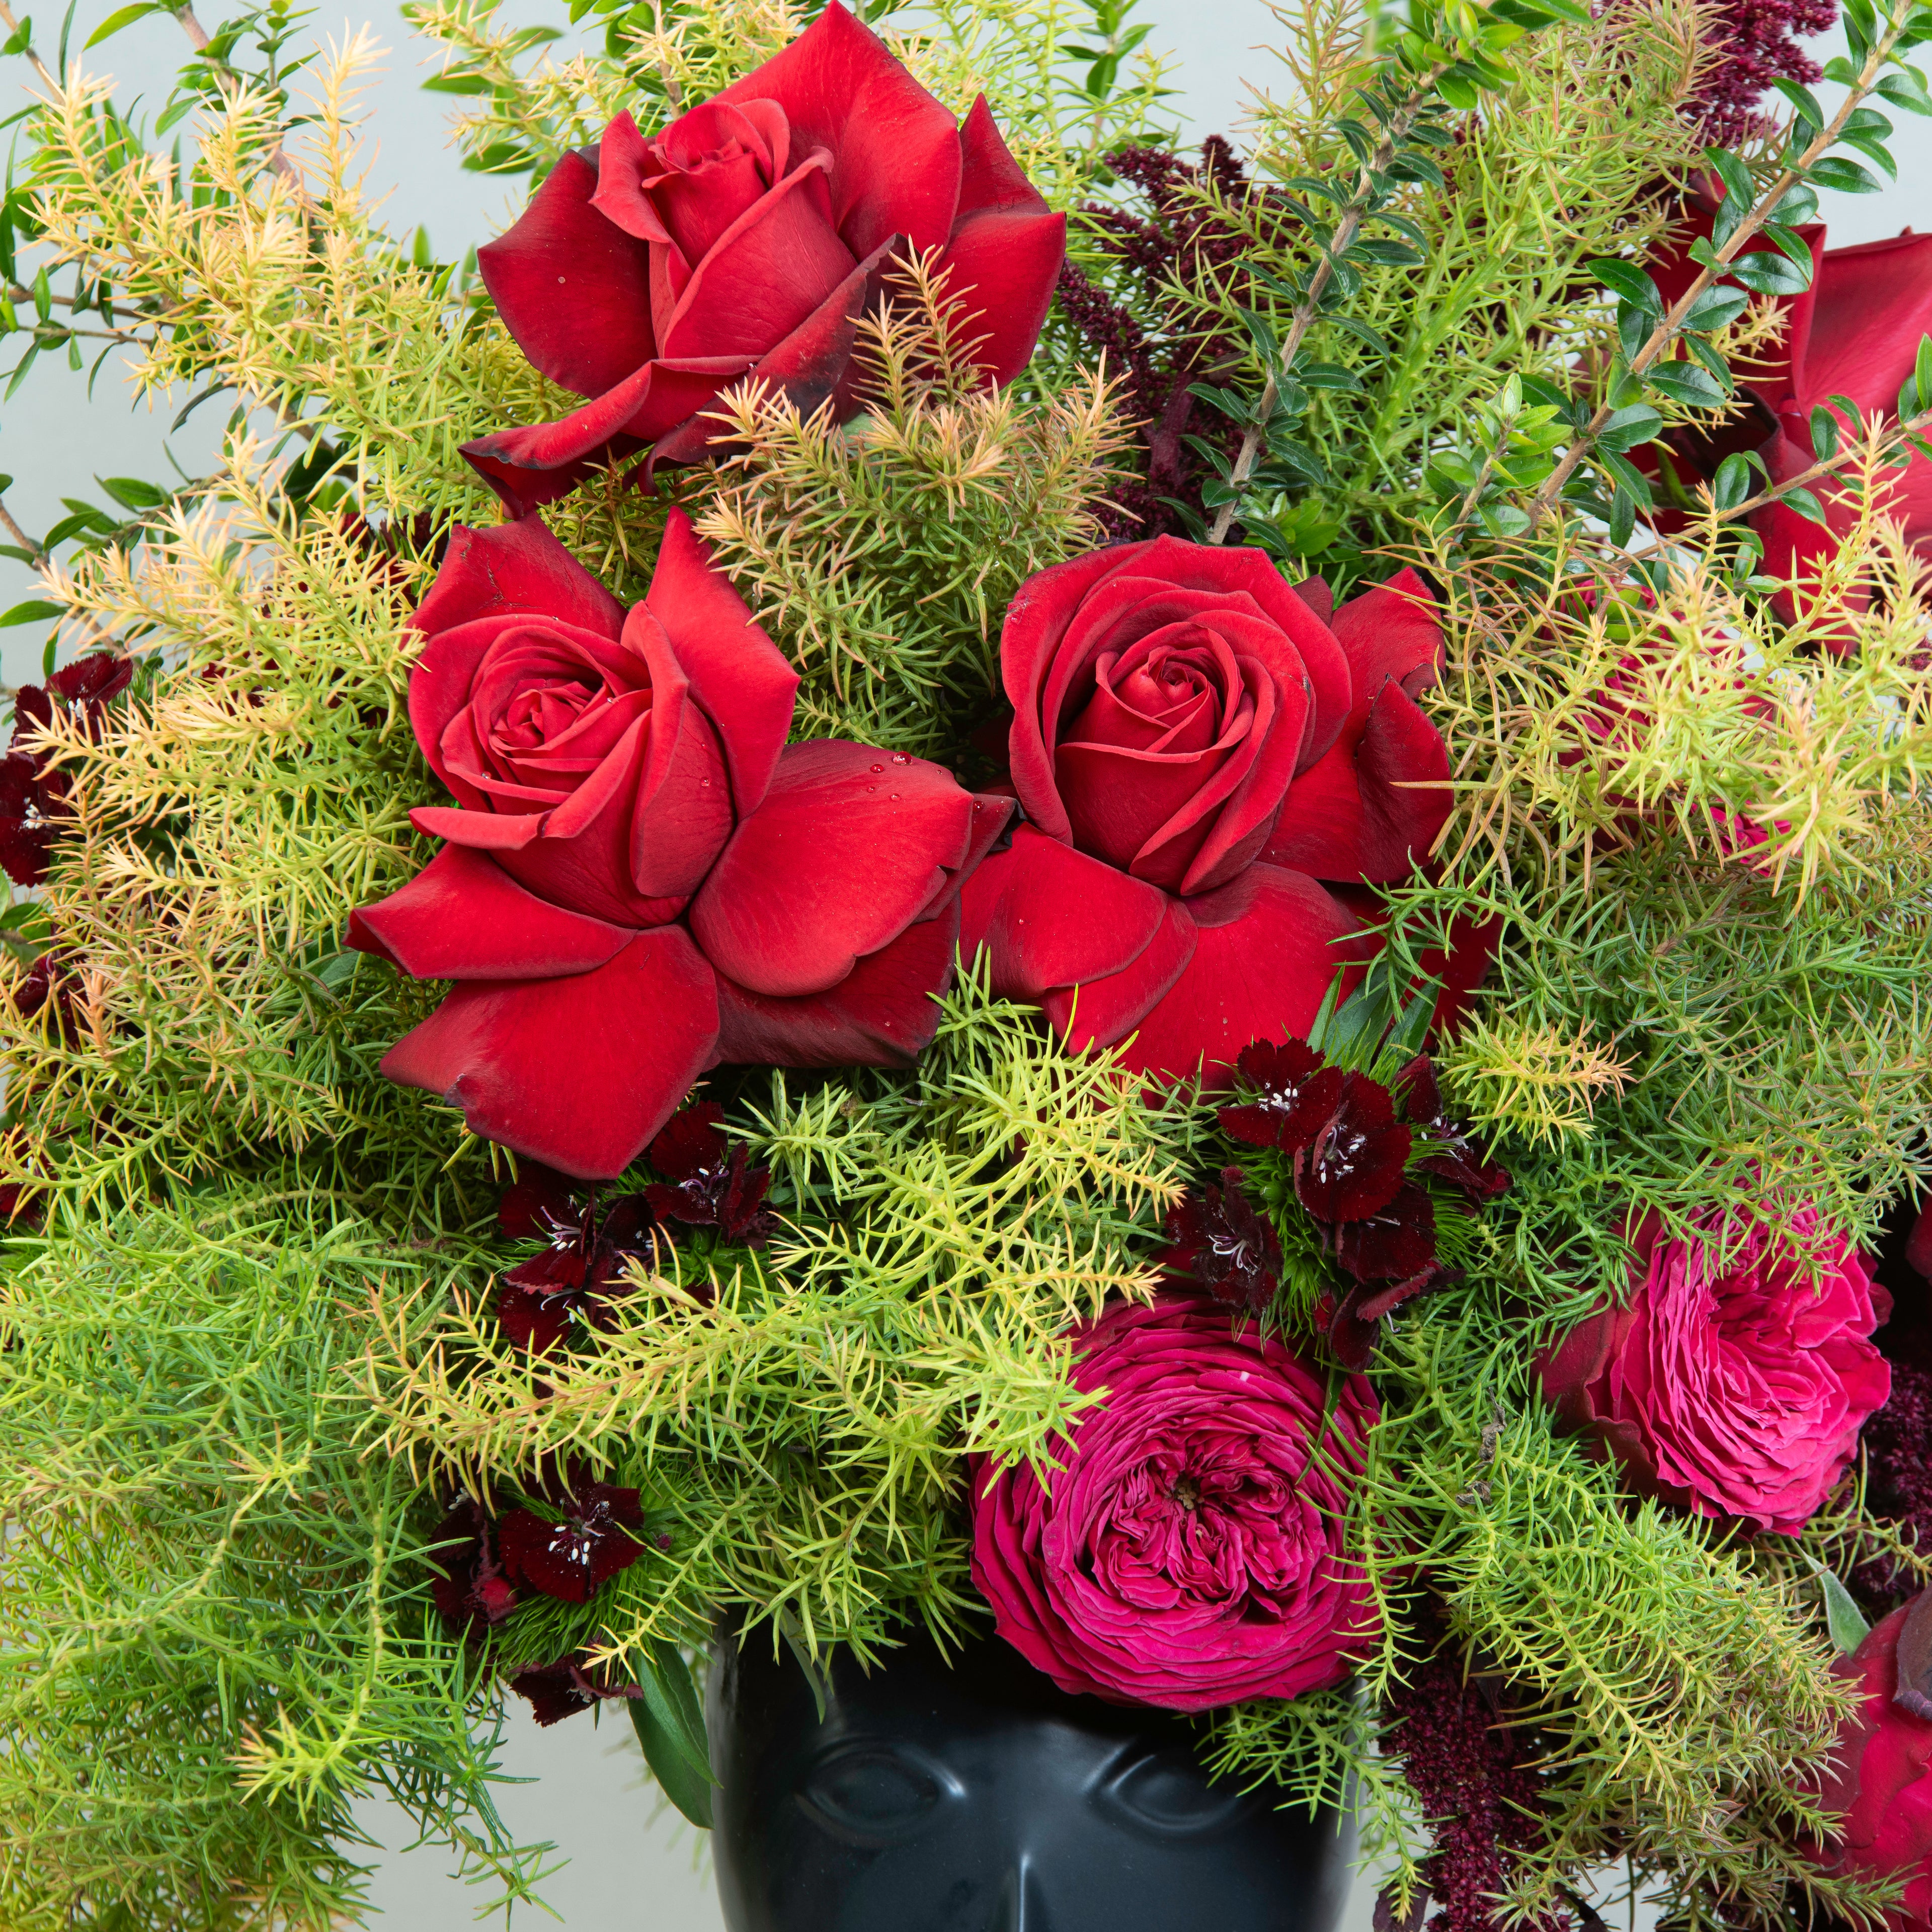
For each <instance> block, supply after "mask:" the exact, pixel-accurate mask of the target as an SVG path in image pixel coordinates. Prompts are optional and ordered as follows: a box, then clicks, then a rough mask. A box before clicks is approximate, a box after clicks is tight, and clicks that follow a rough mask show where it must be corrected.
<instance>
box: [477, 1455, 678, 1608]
mask: <svg viewBox="0 0 1932 1932" xmlns="http://www.w3.org/2000/svg"><path fill="white" fill-rule="evenodd" d="M557 1507H558V1512H559V1519H560V1520H558V1521H556V1522H550V1521H549V1520H547V1519H546V1518H544V1517H540V1516H538V1514H537V1513H536V1512H535V1511H534V1510H529V1509H513V1510H511V1511H509V1512H508V1514H506V1515H505V1517H503V1518H502V1521H501V1522H499V1523H498V1524H497V1526H496V1535H497V1538H498V1540H499V1542H500V1543H501V1544H502V1550H503V1564H504V1567H505V1569H507V1570H508V1571H509V1573H510V1574H511V1576H512V1577H514V1578H515V1579H516V1580H517V1582H519V1583H525V1584H527V1585H528V1586H529V1588H530V1589H532V1590H538V1591H541V1592H542V1594H543V1595H545V1596H546V1597H555V1598H559V1600H560V1601H562V1602H564V1603H566V1604H582V1603H587V1602H588V1601H589V1599H590V1596H591V1594H592V1592H593V1591H595V1590H596V1589H598V1588H599V1587H600V1586H602V1585H603V1584H604V1583H608V1582H609V1581H610V1579H611V1578H612V1577H614V1576H616V1574H617V1573H618V1571H620V1570H628V1568H630V1567H631V1565H632V1564H633V1563H634V1562H636V1561H637V1559H638V1558H639V1557H640V1556H642V1555H643V1553H644V1546H643V1543H642V1542H641V1541H640V1540H639V1536H640V1535H641V1534H642V1532H643V1526H644V1518H643V1510H642V1508H640V1505H639V1503H638V1500H637V1491H636V1490H623V1489H617V1488H615V1487H613V1486H612V1485H611V1484H608V1483H592V1482H588V1481H578V1482H577V1483H576V1484H574V1486H573V1487H571V1489H570V1490H568V1491H567V1492H566V1493H564V1494H563V1495H562V1496H561V1497H560V1498H559V1501H558V1505H557ZM633 1531H636V1532H638V1535H632V1534H631V1532H633Z"/></svg>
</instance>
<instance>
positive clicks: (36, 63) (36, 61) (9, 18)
mask: <svg viewBox="0 0 1932 1932" xmlns="http://www.w3.org/2000/svg"><path fill="white" fill-rule="evenodd" d="M0 27H5V28H6V29H7V38H8V39H9V40H11V39H12V38H13V36H14V35H15V34H17V33H18V32H19V31H20V22H19V21H18V20H16V19H15V18H14V17H13V8H12V7H10V6H8V5H7V0H0ZM26 52H27V58H28V62H30V63H31V65H32V67H33V70H34V72H35V73H36V74H38V75H39V76H40V83H41V85H42V86H44V87H50V88H52V89H53V90H54V91H55V92H56V93H58V92H59V91H60V83H59V82H58V81H57V80H55V78H54V77H53V76H52V74H50V73H49V71H48V70H47V64H46V62H45V61H43V60H42V59H41V58H40V55H38V54H37V53H36V52H34V49H32V48H31V46H29V47H28V49H27V50H26Z"/></svg>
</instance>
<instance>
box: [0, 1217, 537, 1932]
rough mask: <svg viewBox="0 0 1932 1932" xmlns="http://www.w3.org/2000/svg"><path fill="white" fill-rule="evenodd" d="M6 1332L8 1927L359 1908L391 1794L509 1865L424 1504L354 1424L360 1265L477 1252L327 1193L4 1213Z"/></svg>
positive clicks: (422, 1278) (422, 1271)
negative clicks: (351, 1212) (432, 1556)
mask: <svg viewBox="0 0 1932 1932" xmlns="http://www.w3.org/2000/svg"><path fill="white" fill-rule="evenodd" d="M15 1259H16V1261H17V1266H16V1267H15V1268H14V1269H13V1271H12V1274H11V1275H10V1279H9V1280H8V1282H7V1289H6V1301H5V1308H4V1311H3V1312H0V1319H4V1322H5V1330H6V1336H7V1347H6V1349H5V1351H4V1352H0V1419H4V1430H5V1444H6V1452H7V1453H6V1455H5V1458H4V1460H0V1516H4V1518H5V1522H6V1524H7V1531H6V1535H5V1540H4V1542H0V1729H4V1732H5V1736H6V1737H7V1749H6V1750H5V1752H4V1753H0V1818H4V1820H5V1829H0V1919H4V1920H5V1923H6V1924H7V1925H8V1926H9V1927H17V1928H19V1932H41V1928H46V1932H52V1928H55V1927H67V1926H72V1925H77V1924H86V1925H94V1926H102V1927H107V1926H115V1927H126V1928H127V1932H180V1928H181V1927H190V1926H192V1927H211V1928H212V1927H222V1928H227V1927H238V1928H239V1927H244V1926H266V1925H278V1926H287V1927H302V1928H305V1932H309V1928H313V1932H325V1928H327V1927H332V1926H334V1925H336V1924H340V1923H341V1922H342V1919H343V1918H344V1915H353V1914H354V1913H355V1912H356V1909H357V1905H358V1901H359V1899H360V1898H361V1897H362V1891H363V1880H362V1874H361V1873H360V1871H359V1867H358V1863H357V1857H356V1854H357V1852H358V1851H359V1849H360V1848H361V1847H362V1846H363V1845H365V1843H367V1841H366V1840H364V1839H363V1838H362V1836H361V1835H360V1834H359V1832H358V1831H357V1829H356V1826H355V1824H354V1822H353V1817H352V1814H351V1811H350V1806H351V1805H352V1803H353V1802H354V1801H355V1800H356V1799H359V1798H362V1797H365V1796H368V1795H371V1794H373V1793H378V1792H380V1793H386V1794H387V1795H388V1796H389V1797H391V1798H392V1799H395V1800H396V1801H397V1802H398V1803H400V1804H401V1805H403V1806H404V1808H406V1809H407V1811H409V1812H410V1814H413V1817H415V1819H416V1821H417V1823H418V1824H419V1827H420V1828H421V1829H422V1832H424V1834H425V1836H426V1837H427V1838H431V1839H440V1840H442V1841H444V1842H446V1843H448V1844H449V1846H452V1848H453V1849H455V1851H456V1852H458V1854H459V1855H460V1858H461V1861H462V1862H463V1864H466V1865H467V1866H469V1867H471V1868H472V1870H473V1871H474V1872H475V1873H477V1874H478V1875H480V1876H490V1875H493V1876H494V1878H495V1879H496V1880H497V1881H498V1882H499V1883H500V1885H502V1887H503V1888H505V1891H506V1895H515V1896H519V1897H528V1896H529V1895H530V1887H531V1885H532V1882H534V1880H535V1878H536V1877H537V1876H538V1872H539V1868H540V1867H541V1863H542V1854H543V1852H544V1850H545V1849H547V1848H546V1847H544V1846H519V1845H517V1843H515V1841H514V1840H513V1839H512V1838H511V1837H510V1835H508V1833H507V1832H505V1830H504V1829H503V1828H502V1825H501V1824H500V1823H499V1821H498V1820H497V1817H496V1812H495V1810H494V1808H493V1805H492V1803H491V1801H490V1783H491V1781H492V1779H493V1776H494V1775H495V1773H494V1757H495V1751H496V1742H497V1739H496V1720H495V1718H493V1717H492V1716H491V1715H489V1714H488V1713H487V1709H486V1708H485V1707H484V1705H483V1703H482V1702H481V1699H480V1698H479V1696H478V1691H479V1689H480V1688H481V1687H480V1686H479V1684H478V1678H477V1672H476V1667H475V1661H474V1660H473V1659H472V1658H470V1657H469V1656H468V1655H466V1653H465V1652H464V1649H463V1646H462V1644H461V1643H460V1642H459V1641H457V1640H454V1639H452V1637H451V1635H450V1634H449V1631H448V1630H447V1629H446V1627H445V1626H444V1625H443V1622H442V1620H441V1619H440V1617H438V1616H437V1614H436V1613H435V1611H434V1608H433V1607H431V1604H430V1602H429V1601H428V1595H429V1593H428V1582H429V1578H430V1571H428V1568H427V1567H426V1565H425V1552H426V1550H427V1549H428V1547H430V1545H429V1538H430V1536H431V1533H432V1532H433V1530H434V1525H435V1523H436V1521H437V1514H436V1512H435V1511H434V1508H432V1507H431V1506H430V1505H428V1503H427V1502H426V1499H425V1498H424V1497H423V1496H422V1493H421V1492H420V1490H419V1488H418V1487H417V1485H416V1484H415V1483H413V1481H410V1478H409V1476H408V1474H407V1472H406V1471H404V1469H401V1468H400V1467H399V1466H396V1465H395V1464H393V1463H389V1462H387V1461H386V1460H383V1459H381V1458H377V1457H370V1456H369V1455H368V1454H366V1453H365V1445H364V1443H363V1441H362V1437H363V1436H364V1434H365V1427H366V1417H365V1412H364V1409H363V1406H362V1403H360V1402H359V1400H356V1387H355V1384H354V1383H353V1381H352V1380H351V1379H350V1376H349V1374H348V1373H347V1371H348V1370H349V1369H350V1367H351V1366H352V1364H353V1358H354V1356H355V1355H356V1351H357V1349H358V1347H359V1334H360V1327H359V1317H358V1315H357V1312H356V1311H357V1309H358V1307H359V1304H362V1302H364V1301H365V1300H366V1298H367V1297H368V1295H369V1293H370V1292H371V1288H372V1286H374V1285H375V1284H377V1283H391V1282H394V1283H396V1284H397V1285H398V1286H399V1287H400V1286H401V1285H402V1284H405V1283H407V1284H408V1285H410V1286H414V1287H422V1286H425V1285H427V1284H429V1283H441V1282H443V1281H445V1280H448V1279H449V1277H450V1275H451V1274H452V1273H454V1272H455V1271H458V1269H459V1268H460V1267H461V1265H462V1264H463V1262H465V1261H466V1260H468V1259H470V1257H469V1254H468V1253H467V1252H466V1250H463V1249H461V1248H460V1247H456V1248H452V1249H446V1250H445V1251H444V1252H443V1253H440V1254H439V1255H438V1256H436V1257H435V1258H434V1259H433V1260H431V1259H428V1258H427V1257H426V1256H425V1254H424V1253H422V1252H420V1251H412V1250H406V1249H403V1248H401V1247H398V1246H397V1245H396V1244H395V1243H394V1242H393V1241H391V1240H390V1239H389V1238H387V1237H386V1236H384V1235H382V1234H381V1233H380V1232H378V1231H377V1229H375V1228H374V1227H373V1226H371V1225H370V1224H369V1223H365V1222H357V1221H355V1220H344V1219H341V1218H338V1212H337V1211H336V1210H335V1208H333V1207H332V1205H330V1203H329V1202H328V1200H327V1199H326V1197H324V1196H319V1195H311V1196H306V1197H304V1198H301V1199H289V1198H287V1197H283V1198H280V1199H278V1198H276V1197H275V1196H272V1195H270V1194H269V1193H266V1192H264V1191H260V1190H254V1191H251V1190H246V1189H236V1190H210V1191H209V1192H208V1193H204V1194H196V1195H189V1196H184V1198H183V1199H181V1201H180V1202H178V1204H177V1205H175V1206H174V1207H172V1208H163V1207H154V1208H142V1209H129V1210H127V1211H124V1212H122V1213H121V1214H107V1213H106V1212H102V1213H101V1214H99V1215H98V1216H97V1217H93V1218H92V1219H90V1220H88V1221H87V1222H86V1223H84V1224H83V1225H81V1226H79V1227H77V1228H76V1229H74V1230H73V1231H72V1232H69V1233H68V1234H66V1235H63V1236H62V1237H60V1238H57V1239H55V1240H52V1241H46V1242H44V1243H42V1242H37V1241H36V1242H28V1243H26V1244H24V1250H23V1252H21V1253H19V1254H17V1256H16V1258H15Z"/></svg>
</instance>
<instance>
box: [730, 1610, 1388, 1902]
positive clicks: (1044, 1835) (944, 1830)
mask: <svg viewBox="0 0 1932 1932" xmlns="http://www.w3.org/2000/svg"><path fill="white" fill-rule="evenodd" d="M706 1715H707V1718H708V1721H709V1727H710V1733H711V1752H712V1764H713V1766H714V1767H715V1769H716V1771H717V1773H718V1778H719V1779H720V1780H721V1790H719V1791H718V1792H717V1793H715V1798H714V1811H715V1825H716V1829H715V1831H714V1832H713V1834H712V1838H713V1847H712V1849H713V1851H714V1853H715V1858H716V1861H717V1869H718V1893H719V1895H720V1897H721V1899H722V1900H723V1903H724V1922H725V1924H727V1926H728V1927H730V1932H1189V1928H1192V1927H1203V1928H1208V1927H1212V1928H1214V1932H1332V1927H1333V1926H1334V1922H1335V1920H1336V1918H1337V1916H1338V1915H1339V1914H1340V1908H1341V1903H1342V1897H1343V1892H1344V1891H1345V1890H1346V1886H1347V1883H1348V1875H1349V1855H1350V1853H1351V1852H1352V1846H1351V1845H1350V1844H1349V1843H1348V1842H1347V1841H1346V1839H1344V1838H1343V1837H1342V1836H1341V1835H1340V1834H1339V1832H1338V1830H1337V1825H1336V1823H1335V1821H1334V1820H1333V1819H1330V1818H1324V1819H1321V1820H1314V1821H1311V1820H1310V1819H1309V1818H1308V1817H1307V1816H1306V1815H1305V1814H1302V1813H1300V1812H1281V1811H1274V1810H1273V1809H1271V1806H1270V1803H1269V1801H1268V1799H1267V1798H1266V1797H1265V1796H1255V1797H1243V1796H1241V1795H1240V1794H1239V1793H1237V1792H1235V1790H1232V1788H1230V1787H1223V1786H1217V1785H1211V1784H1209V1783H1208V1780H1207V1778H1205V1776H1204V1775H1202V1772H1201V1771H1200V1769H1199V1766H1198V1765H1197V1763H1196V1760H1195V1758H1194V1756H1193V1751H1192V1750H1191V1748H1190V1741H1191V1739H1193V1737H1195V1736H1197V1735H1198V1733H1197V1732H1196V1728H1195V1727H1193V1725H1191V1724H1188V1723H1187V1722H1185V1721H1183V1720H1181V1719H1180V1718H1173V1717H1169V1716H1168V1715H1165V1714H1163V1713H1161V1712H1152V1711H1144V1710H1127V1709H1121V1708H1118V1707H1117V1706H1113V1705H1109V1704H1103V1703H1100V1701H1099V1700H1097V1699H1094V1698H1091V1697H1067V1696H1066V1695H1065V1694H1063V1693H1062V1692H1061V1691H1057V1690H1055V1688H1054V1687H1053V1685H1052V1683H1051V1682H1049V1680H1048V1679H1046V1678H1045V1677H1043V1676H1041V1675H1040V1673H1038V1672H1037V1671H1036V1670H1033V1669H1032V1668H1031V1667H1030V1666H1029V1665H1028V1664H1027V1663H1026V1662H1025V1660H1024V1659H1023V1658H1021V1657H1020V1656H1019V1655H1018V1654H1017V1653H1016V1652H1014V1651H1013V1649H1011V1648H1010V1646H1007V1645H1006V1644H1004V1643H1001V1642H999V1641H998V1640H996V1639H991V1638H989V1639H987V1640H984V1641H983V1642H981V1643H976V1644H974V1645H972V1646H969V1647H968V1649H967V1650H966V1651H965V1652H964V1654H963V1655H960V1656H959V1657H958V1658H956V1661H955V1662H954V1663H953V1665H952V1666H951V1667H950V1668H949V1667H947V1665H946V1664H942V1663H941V1661H940V1660H939V1658H938V1654H937V1653H936V1652H935V1650H934V1649H933V1648H932V1645H931V1644H930V1643H929V1642H928V1641H927V1640H925V1639H924V1638H923V1637H921V1638H918V1639H916V1640H913V1641H911V1642H910V1643H907V1645H906V1646H904V1648H903V1649H899V1650H896V1651H894V1652H892V1653H891V1655H890V1656H889V1658H888V1660H887V1661H886V1663H885V1664H883V1666H880V1667H874V1670H873V1671H872V1673H871V1675H870V1676H869V1677H868V1676H867V1675H866V1674H865V1673H863V1672H862V1671H861V1670H859V1667H858V1666H857V1665H856V1664H855V1663H854V1662H853V1660H852V1659H851V1658H850V1656H849V1655H847V1654H846V1653H845V1652H842V1651H841V1652H839V1653H838V1655H837V1657H836V1658H835V1661H834V1662H833V1664H832V1667H831V1677H830V1683H829V1697H828V1700H827V1705H826V1712H825V1715H824V1716H823V1718H822V1719H821V1718H820V1715H819V1713H818V1710H817V1706H816V1704H815V1703H814V1700H813V1697H812V1693H811V1687H810V1685H808V1683H807V1682H806V1680H805V1676H804V1673H803V1672H802V1670H800V1669H799V1667H798V1665H797V1664H796V1663H794V1662H793V1661H792V1659H791V1658H790V1656H789V1655H785V1656H784V1657H782V1658H773V1656H772V1652H771V1648H770V1644H769V1640H768V1639H767V1638H766V1637H763V1635H762V1634H761V1636H760V1638H759V1640H757V1642H755V1643H754V1644H752V1645H751V1646H749V1647H748V1648H746V1649H743V1650H740V1649H738V1648H737V1647H736V1646H733V1645H730V1644H725V1645H723V1646H721V1647H720V1649H719V1650H718V1654H717V1656H716V1658H715V1661H714V1662H713V1664H712V1671H711V1680H710V1685H709V1698H708V1700H707V1711H706Z"/></svg>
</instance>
